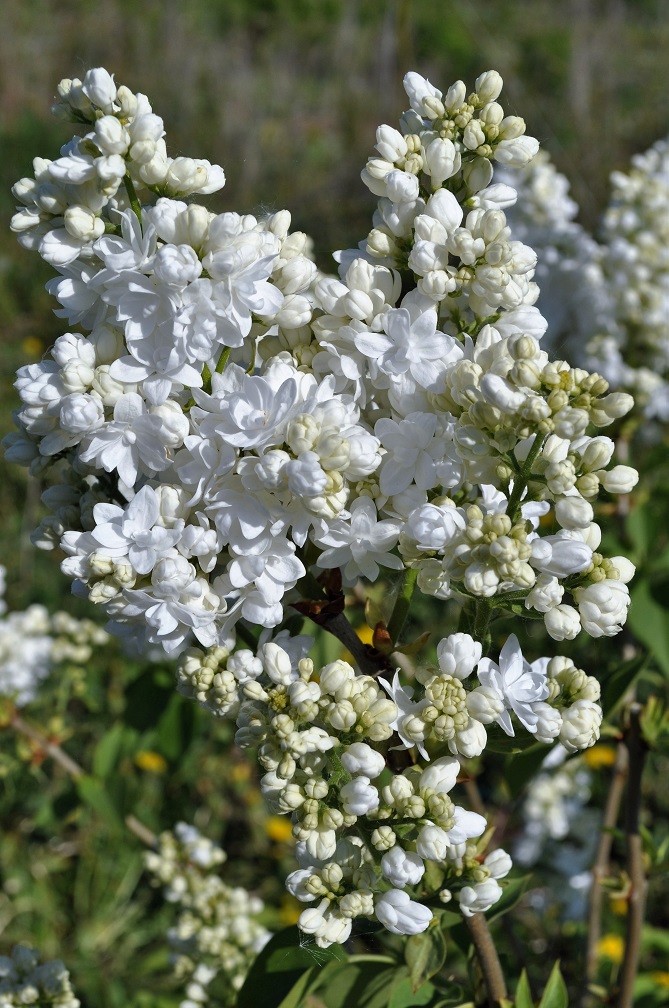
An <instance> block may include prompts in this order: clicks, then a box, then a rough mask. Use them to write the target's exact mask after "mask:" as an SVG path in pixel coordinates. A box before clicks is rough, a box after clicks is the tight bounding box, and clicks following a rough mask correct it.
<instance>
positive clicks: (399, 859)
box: [381, 846, 425, 889]
mask: <svg viewBox="0 0 669 1008" xmlns="http://www.w3.org/2000/svg"><path fill="white" fill-rule="evenodd" d="M381 871H382V872H383V874H384V875H385V877H386V878H387V879H388V881H389V882H390V884H391V885H392V886H394V887H395V888H396V889H404V888H405V887H406V886H408V885H416V884H417V883H418V882H420V880H421V879H422V877H423V875H424V874H425V865H424V864H423V862H422V860H421V858H420V857H419V856H418V854H414V853H412V852H411V851H405V850H403V849H402V847H400V846H395V847H393V848H391V850H389V851H386V853H385V854H384V855H383V857H382V858H381Z"/></svg>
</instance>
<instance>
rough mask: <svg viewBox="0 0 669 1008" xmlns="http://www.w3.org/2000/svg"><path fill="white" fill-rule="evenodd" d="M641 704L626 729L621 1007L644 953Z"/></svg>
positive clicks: (626, 1006)
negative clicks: (626, 884) (627, 883)
mask: <svg viewBox="0 0 669 1008" xmlns="http://www.w3.org/2000/svg"><path fill="white" fill-rule="evenodd" d="M642 710H643V708H642V706H641V704H639V703H633V704H631V705H630V708H629V722H628V726H627V729H626V731H625V745H626V746H627V752H628V755H629V774H628V779H627V798H626V804H625V834H626V839H627V872H628V875H629V877H630V891H629V895H628V897H627V928H626V933H625V954H624V957H623V964H622V969H621V972H620V993H619V997H618V1008H632V1005H633V1000H632V999H633V997H634V980H635V978H636V975H637V970H638V967H639V955H640V952H641V931H642V928H643V918H644V910H645V904H646V877H645V874H644V870H643V845H642V841H641V834H640V832H639V820H640V816H641V778H642V775H643V765H644V760H645V756H646V745H645V742H644V740H643V736H642V733H641V712H642Z"/></svg>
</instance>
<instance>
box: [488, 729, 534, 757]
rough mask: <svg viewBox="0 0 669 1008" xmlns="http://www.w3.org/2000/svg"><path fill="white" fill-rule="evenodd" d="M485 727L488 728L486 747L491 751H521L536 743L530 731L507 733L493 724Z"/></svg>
mask: <svg viewBox="0 0 669 1008" xmlns="http://www.w3.org/2000/svg"><path fill="white" fill-rule="evenodd" d="M486 728H487V730H488V741H487V742H486V749H489V750H491V752H496V753H521V752H525V750H526V749H531V748H532V747H533V746H536V744H537V743H536V742H535V740H534V736H533V735H532V734H531V733H530V732H523V734H522V735H507V734H506V732H505V731H504V729H503V728H498V727H497V725H495V724H492V725H486Z"/></svg>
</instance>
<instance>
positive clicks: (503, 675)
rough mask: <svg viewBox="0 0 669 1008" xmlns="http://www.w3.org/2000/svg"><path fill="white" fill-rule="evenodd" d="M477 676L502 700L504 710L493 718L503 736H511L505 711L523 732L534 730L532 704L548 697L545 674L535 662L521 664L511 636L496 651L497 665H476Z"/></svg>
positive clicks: (485, 660)
mask: <svg viewBox="0 0 669 1008" xmlns="http://www.w3.org/2000/svg"><path fill="white" fill-rule="evenodd" d="M544 664H545V663H544ZM478 677H479V681H480V683H481V685H482V686H484V687H485V688H486V689H488V690H490V691H491V692H494V693H495V694H496V695H497V697H498V698H499V699H501V700H503V702H504V706H505V710H504V711H503V712H502V713H501V714H500V716H499V717H498V718H497V723H498V724H499V725H501V727H502V728H503V729H504V731H505V732H506V733H507V735H513V734H514V729H513V725H512V723H511V718H510V716H509V710H512V711H513V713H514V714H515V715H516V717H517V718H518V720H519V721H520V723H521V724H522V725H523V727H524V728H526V729H527V731H531V732H533V731H534V730H535V728H536V715H535V713H534V710H533V708H532V704H533V703H535V702H536V701H537V700H545V698H546V697H547V696H548V692H549V691H548V684H547V680H546V672H545V669H544V668H542V667H541V664H540V663H539V662H534V663H533V664H532V665H529V664H528V662H526V661H525V659H524V658H523V654H522V652H521V650H520V645H519V643H518V638H517V637H516V636H515V634H511V635H510V636H509V638H508V639H507V641H506V643H505V644H504V646H503V648H502V650H501V651H500V655H499V665H496V664H495V663H494V662H493V661H492V660H491V659H490V658H483V659H482V660H481V661H480V662H479V667H478Z"/></svg>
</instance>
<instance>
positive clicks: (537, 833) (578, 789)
mask: <svg viewBox="0 0 669 1008" xmlns="http://www.w3.org/2000/svg"><path fill="white" fill-rule="evenodd" d="M567 755H568V751H567V749H565V748H564V747H563V746H556V747H555V748H554V749H552V750H551V752H550V753H549V754H548V756H547V757H546V759H545V760H544V761H543V763H542V766H541V772H540V773H539V774H537V776H536V777H534V778H533V779H532V781H531V782H530V784H529V786H528V789H527V794H526V796H525V800H524V802H523V807H522V820H523V828H522V831H521V832H520V834H519V835H518V836H517V837H516V838H515V841H514V849H513V857H514V861H518V862H519V863H520V864H524V865H529V864H534V863H535V862H536V861H537V860H538V859H539V857H540V856H541V854H542V853H543V850H544V847H545V846H546V843H547V841H549V840H563V839H564V838H565V837H566V836H567V835H568V834H569V833H570V831H571V829H572V826H573V824H574V821H575V819H576V818H577V817H578V816H579V815H581V816H582V813H583V807H584V805H585V804H586V802H587V801H588V799H589V798H590V785H591V781H592V775H591V773H590V771H589V770H588V768H587V767H586V766H584V765H583V762H582V760H578V759H571V760H569V761H568V762H565V760H566V759H567ZM595 832H596V830H595Z"/></svg>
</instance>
